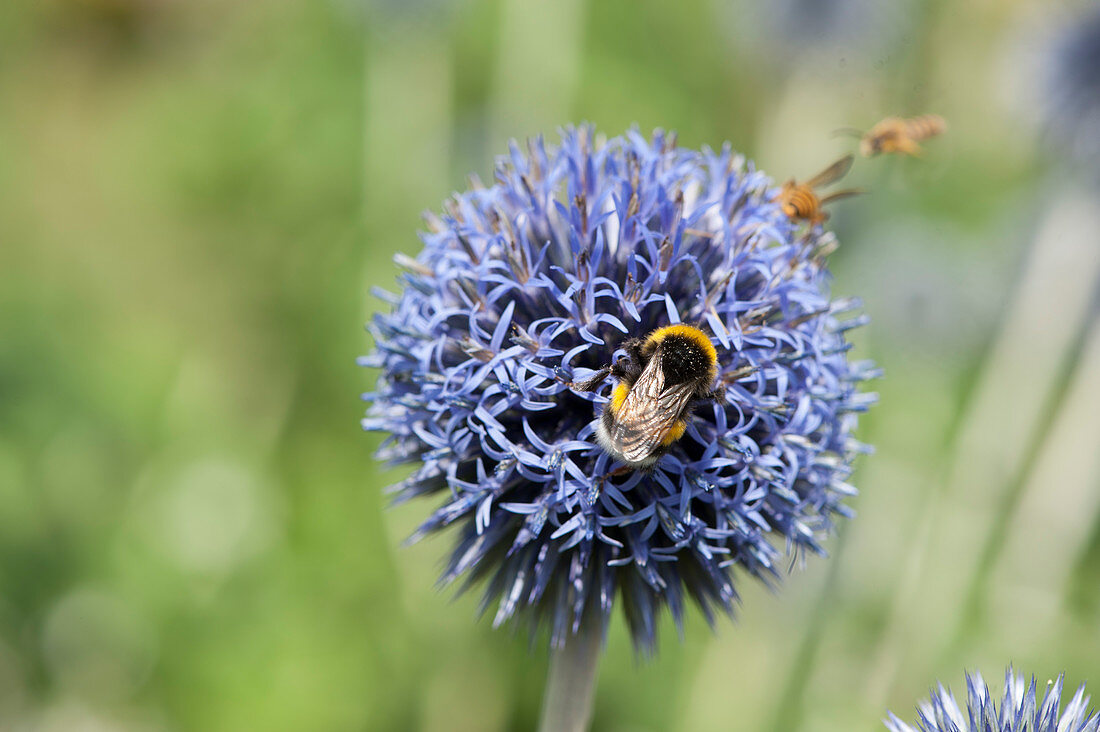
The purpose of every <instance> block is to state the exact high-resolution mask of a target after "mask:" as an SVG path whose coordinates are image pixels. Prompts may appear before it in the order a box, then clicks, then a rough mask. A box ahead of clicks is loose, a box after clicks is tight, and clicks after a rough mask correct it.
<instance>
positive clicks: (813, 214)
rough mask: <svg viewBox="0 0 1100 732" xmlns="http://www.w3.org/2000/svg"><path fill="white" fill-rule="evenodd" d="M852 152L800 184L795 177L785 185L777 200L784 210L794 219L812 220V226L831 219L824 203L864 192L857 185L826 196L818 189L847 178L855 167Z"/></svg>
mask: <svg viewBox="0 0 1100 732" xmlns="http://www.w3.org/2000/svg"><path fill="white" fill-rule="evenodd" d="M852 160H853V156H852V155H846V156H844V157H843V158H841V159H840V160H837V161H836V162H835V163H833V164H832V165H830V166H829V167H828V168H826V169H825V170H823V171H821V172H820V173H818V174H817V175H815V176H814V177H813V178H810V179H809V180H808V181H806V182H805V183H798V182H797V181H795V179H794V178H791V179H790V180H789V181H787V182H786V183H784V184H783V187H782V188H781V189H780V190H779V195H777V196H776V197H775V200H777V201H779V205H780V206H781V207H782V209H783V213H785V214H787V216H788V217H789V218H790V219H792V220H795V219H802V220H804V221H809V222H810V224H811V225H816V224H820V223H824V222H825V221H826V220H828V218H829V212H828V211H826V210H825V209H824V206H825V204H827V203H829V202H831V201H836V200H839V199H841V198H847V197H848V196H855V195H858V194H860V193H862V192H863V191H861V190H859V189H857V188H849V189H847V190H843V191H836V192H835V193H830V194H829V195H827V196H824V197H822V196H818V195H817V190H816V189H818V188H821V187H822V186H827V185H829V184H830V183H835V182H836V181H838V180H840V179H841V178H843V177H844V175H845V174H846V173H847V172H848V169H849V168H851V167H852Z"/></svg>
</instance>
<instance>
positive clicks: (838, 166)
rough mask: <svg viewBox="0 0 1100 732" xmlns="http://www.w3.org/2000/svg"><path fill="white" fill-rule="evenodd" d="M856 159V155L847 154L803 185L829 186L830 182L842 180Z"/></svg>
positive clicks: (813, 186) (814, 186) (812, 186)
mask: <svg viewBox="0 0 1100 732" xmlns="http://www.w3.org/2000/svg"><path fill="white" fill-rule="evenodd" d="M854 159H855V156H854V155H845V156H844V157H842V158H841V159H840V160H837V161H836V162H835V163H833V164H832V165H830V166H829V167H828V168H825V170H823V171H821V172H820V173H818V174H817V175H815V176H814V177H813V178H810V179H809V180H808V181H806V182H805V183H804V184H803V185H806V186H808V187H810V188H819V187H821V186H827V185H829V184H830V183H833V182H835V181H838V180H840V179H841V178H843V177H844V176H845V174H847V172H848V170H849V169H850V168H851V167H852V161H853V160H854Z"/></svg>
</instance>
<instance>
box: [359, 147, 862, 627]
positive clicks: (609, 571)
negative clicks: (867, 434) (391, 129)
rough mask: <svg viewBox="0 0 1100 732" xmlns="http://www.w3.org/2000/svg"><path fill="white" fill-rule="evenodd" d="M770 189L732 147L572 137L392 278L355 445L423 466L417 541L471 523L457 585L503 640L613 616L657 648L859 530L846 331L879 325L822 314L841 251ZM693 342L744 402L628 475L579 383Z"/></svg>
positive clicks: (449, 210) (535, 155)
mask: <svg viewBox="0 0 1100 732" xmlns="http://www.w3.org/2000/svg"><path fill="white" fill-rule="evenodd" d="M775 193H776V190H775V188H774V187H773V186H772V182H771V181H770V180H769V179H768V178H767V176H765V175H763V174H762V173H760V172H757V171H756V170H754V169H753V167H752V165H751V164H746V162H745V161H744V159H743V158H741V157H740V156H738V155H735V154H733V153H732V152H731V151H730V150H729V148H728V147H727V148H724V149H722V150H721V151H719V152H712V151H710V150H703V151H702V152H697V151H692V150H683V149H678V148H677V147H676V145H675V141H674V138H673V137H672V136H669V135H666V134H663V133H661V132H657V133H655V135H654V136H653V138H652V140H646V139H645V138H643V137H642V136H641V135H639V134H638V133H637V132H634V131H632V132H629V133H628V134H627V135H625V136H624V137H621V138H614V139H612V140H607V141H601V140H599V139H598V138H597V137H596V136H595V134H594V131H593V130H592V129H591V128H588V127H581V128H576V129H574V128H570V129H567V130H564V131H563V133H562V141H561V144H560V145H559V146H557V147H550V146H547V145H545V144H544V143H543V142H542V141H541V140H535V141H532V142H531V143H529V145H528V149H527V150H526V151H525V152H524V151H521V150H520V148H519V147H518V146H516V145H513V146H512V148H511V154H510V156H508V157H507V158H504V159H502V160H501V161H500V163H499V165H498V167H497V170H496V181H495V183H494V184H493V185H492V186H490V187H484V186H481V185H480V184H478V183H477V182H476V181H474V183H473V185H472V187H471V189H470V190H468V191H466V192H463V193H460V194H457V195H455V196H454V197H453V199H452V200H450V201H448V202H447V204H446V206H445V211H446V212H445V214H444V215H443V216H442V217H441V218H437V217H434V216H429V217H428V223H429V228H430V231H429V232H428V233H426V234H424V235H423V237H422V238H423V240H424V249H423V251H422V252H421V253H420V254H419V255H418V256H417V257H416V258H415V259H412V258H409V257H404V256H399V257H398V258H397V261H398V264H400V265H401V266H402V267H403V268H404V269H405V272H404V274H402V275H401V278H400V284H401V287H402V291H401V293H400V294H397V295H385V294H384V297H386V298H388V300H389V302H390V303H391V305H392V310H391V311H390V312H389V313H386V314H381V315H378V316H376V317H375V318H374V321H373V324H372V326H371V331H372V333H373V335H374V337H375V341H376V350H375V353H374V354H373V355H371V356H368V357H365V358H364V359H362V363H363V364H364V365H367V366H371V367H376V368H380V369H381V370H382V373H381V377H380V379H379V382H378V388H377V391H376V392H374V393H373V394H368V395H366V399H367V400H368V401H370V402H371V403H372V404H371V408H370V410H369V413H368V417H367V418H366V419H365V420H364V422H363V425H364V427H365V428H366V429H368V430H379V431H382V432H385V433H388V434H389V437H388V438H387V439H386V440H385V441H384V443H383V446H382V448H381V450H380V455H381V457H382V458H384V459H386V460H389V461H392V462H397V463H402V462H409V463H415V464H417V467H416V469H415V471H414V472H413V474H412V476H411V477H409V478H408V479H407V480H405V481H403V482H402V483H400V484H399V485H397V486H395V491H396V499H397V500H398V501H404V500H408V499H410V498H414V497H416V496H423V495H431V494H438V495H439V496H441V497H442V499H443V502H442V505H441V506H440V507H439V508H438V509H437V510H436V511H435V512H434V513H432V514H431V516H430V517H429V518H428V519H427V520H426V521H425V522H424V523H423V525H422V526H421V527H420V528H419V529H418V530H417V531H416V533H415V535H414V538H419V537H422V536H424V535H426V534H430V533H433V532H436V531H438V530H440V529H442V528H443V527H445V526H448V525H451V524H455V525H457V532H458V538H457V544H456V546H455V548H454V551H453V553H452V554H451V556H450V559H449V561H448V562H447V565H446V568H445V570H444V573H443V577H442V581H443V582H444V583H450V582H452V581H454V580H457V579H459V578H460V577H464V578H465V579H466V580H467V584H469V583H471V582H478V581H483V582H484V583H485V588H486V589H485V595H484V603H485V607H486V608H487V607H488V606H490V605H491V604H493V603H495V604H496V606H497V609H496V615H495V623H496V624H500V623H504V622H506V621H508V620H510V619H513V618H520V619H525V620H527V621H529V622H530V624H531V625H532V627H533V628H537V627H539V626H540V625H542V624H544V623H545V624H548V625H549V626H550V627H551V629H552V640H553V642H555V643H559V642H561V641H562V640H563V639H564V638H565V636H566V634H568V633H575V632H576V631H577V629H578V628H579V627H580V624H581V623H582V622H586V620H585V619H586V618H588V619H591V620H592V621H594V622H604V623H605V622H606V620H607V618H608V616H609V614H610V613H611V611H612V608H613V605H614V604H615V599H616V597H618V598H620V600H621V604H622V607H623V609H624V611H625V614H626V619H627V622H628V624H629V626H630V628H631V631H632V633H633V636H634V638H635V641H636V642H637V643H638V644H639V646H641V647H643V648H650V647H652V645H653V643H654V641H655V632H656V627H657V619H658V616H659V614H660V612H661V611H662V609H663V608H666V607H667V608H668V609H669V610H670V611H671V613H672V615H673V616H674V618H675V619H676V622H677V623H679V622H680V620H681V617H682V614H683V611H684V605H685V599H686V598H691V599H693V600H694V601H695V602H696V603H697V604H698V605H699V606H700V607H701V608H702V609H703V611H704V613H705V614H706V615H707V617H708V618H710V617H712V615H713V612H714V610H715V609H717V610H722V611H726V612H729V611H731V610H732V608H733V604H734V602H735V600H736V598H737V592H736V590H735V589H734V577H733V572H734V569H735V568H740V570H743V571H744V572H746V573H748V574H749V575H752V576H754V577H757V578H759V579H761V580H763V581H765V582H769V583H770V582H771V581H772V580H774V579H776V578H778V576H779V570H780V569H781V568H782V554H783V551H782V545H783V544H784V543H785V545H786V547H785V548H786V551H787V552H788V553H789V554H790V555H791V557H792V560H793V558H794V557H796V556H798V555H800V554H801V553H802V552H803V551H805V550H809V551H812V552H815V553H821V552H822V548H821V544H820V542H821V539H822V538H823V537H824V536H825V535H826V534H827V533H828V532H829V531H830V530H831V529H832V527H833V520H834V517H835V516H836V515H837V514H840V515H847V513H848V511H847V509H846V508H845V506H844V505H843V504H842V501H843V499H844V498H846V497H848V496H850V495H852V494H853V493H854V489H853V488H852V487H851V486H850V485H849V484H848V483H847V482H846V480H847V478H848V476H849V473H850V469H851V461H852V459H853V457H854V456H855V455H856V454H857V453H860V452H862V451H864V449H865V448H864V446H863V445H861V444H860V443H859V442H857V441H855V440H854V439H853V437H852V430H853V428H854V427H855V425H856V417H857V414H858V413H859V412H862V411H864V410H865V409H866V408H867V407H868V405H869V404H870V403H871V402H872V401H873V398H874V397H873V395H869V394H861V393H859V392H858V391H857V386H858V382H860V381H861V380H863V379H865V378H869V377H872V376H874V375H875V369H874V368H873V367H872V366H871V365H870V364H868V363H866V362H852V361H849V359H848V357H847V352H848V348H849V345H848V344H847V343H846V342H845V331H847V330H849V329H851V328H853V327H855V326H858V325H860V324H862V323H863V322H864V319H863V317H862V316H859V315H855V316H846V319H841V318H842V316H843V314H846V313H849V314H850V313H853V312H854V311H857V310H858V307H859V303H858V302H857V301H855V300H850V299H849V300H833V299H830V296H829V289H828V280H829V274H828V271H827V269H826V266H825V263H824V256H825V254H827V252H828V251H830V250H831V249H832V248H833V247H835V239H834V238H833V237H832V235H831V234H829V233H827V232H825V231H823V230H822V229H821V227H814V228H813V229H811V230H808V231H807V230H804V227H798V226H795V225H793V224H792V223H791V222H790V221H789V220H788V219H787V218H786V216H784V215H783V213H782V212H781V211H780V209H779V207H778V206H777V205H776V204H775V203H774V202H773V201H772V199H773V197H774V195H775ZM679 322H688V323H697V324H700V327H703V328H705V329H706V330H708V331H709V332H710V333H712V334H713V340H714V341H715V345H716V347H717V348H718V360H719V369H720V376H719V379H720V382H719V383H720V384H721V385H722V386H723V387H724V389H725V394H726V399H727V403H726V404H725V405H724V406H718V405H717V404H711V403H707V404H705V405H702V406H700V408H699V409H698V410H697V414H696V415H695V417H694V418H693V419H692V420H691V423H690V426H689V428H688V430H687V433H686V435H685V436H684V437H683V438H682V439H681V440H679V441H678V442H677V443H675V445H674V446H673V448H672V450H671V451H670V452H669V453H667V454H666V455H664V456H663V457H662V458H661V459H660V461H659V462H658V463H657V465H656V466H655V468H654V469H653V470H652V471H651V472H629V471H627V472H625V473H623V472H622V471H617V467H618V466H617V464H616V463H615V462H614V461H613V460H612V458H611V457H610V456H609V455H608V454H607V453H605V452H604V451H603V450H602V449H601V448H600V447H599V446H598V445H597V443H596V439H595V435H594V431H593V426H592V422H593V419H594V418H595V417H596V416H597V414H598V413H599V410H600V409H601V408H602V406H603V405H604V404H605V403H606V402H607V398H608V394H609V393H610V390H611V388H612V386H613V383H614V382H613V380H609V381H608V382H607V383H606V384H604V385H603V386H602V388H601V389H600V390H599V391H598V392H596V393H592V394H589V393H582V392H580V391H578V390H576V389H575V388H573V387H572V386H571V384H572V382H576V381H580V380H582V379H584V378H585V377H587V376H590V375H591V374H592V373H594V371H595V370H596V369H598V368H599V367H601V366H603V365H604V364H606V363H608V362H609V361H610V360H611V359H612V357H613V354H614V353H615V351H616V347H617V346H618V344H619V343H621V342H622V341H623V340H624V339H626V338H628V337H630V336H642V335H644V334H646V333H648V332H649V331H651V330H653V329H654V328H657V327H659V326H662V325H667V324H670V323H679ZM776 543H778V544H779V545H780V546H779V547H777V546H776Z"/></svg>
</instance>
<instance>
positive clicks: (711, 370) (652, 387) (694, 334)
mask: <svg viewBox="0 0 1100 732" xmlns="http://www.w3.org/2000/svg"><path fill="white" fill-rule="evenodd" d="M621 348H622V349H623V350H625V351H626V354H627V356H626V358H622V359H619V360H618V361H616V362H614V363H612V364H609V365H607V366H604V367H603V368H601V369H600V370H599V371H597V372H596V373H595V374H594V375H593V376H592V377H591V378H590V379H587V380H585V381H584V382H581V383H579V384H574V385H573V386H574V387H575V388H577V389H579V390H580V391H593V390H595V389H596V388H597V387H598V386H599V385H600V384H601V383H603V381H604V380H605V379H606V378H607V377H608V376H609V375H610V376H613V377H615V378H616V379H618V382H619V383H617V384H616V385H615V388H614V389H613V390H612V392H611V400H610V401H609V402H608V403H607V405H606V406H605V407H604V409H603V412H602V413H601V414H600V416H599V419H598V421H597V423H596V439H597V440H598V441H599V443H600V446H601V447H603V449H605V450H607V452H609V453H610V454H611V455H613V456H614V457H616V458H618V459H619V460H621V461H622V462H623V463H625V464H626V465H627V467H629V468H634V469H649V468H651V467H653V465H654V463H656V462H657V458H659V457H660V456H661V455H663V454H664V453H665V452H667V451H668V449H669V448H670V447H671V446H672V445H673V443H675V442H676V441H677V440H679V439H680V438H681V437H683V435H684V431H685V430H686V429H687V425H688V423H687V420H688V418H689V417H690V415H691V410H692V407H694V406H695V404H697V403H698V402H700V401H704V400H711V401H717V402H718V403H725V390H724V389H722V388H721V387H720V386H719V387H716V386H714V380H715V378H716V377H717V375H718V354H717V352H716V351H715V350H714V346H713V345H712V344H711V342H710V339H709V338H708V337H707V336H706V334H705V333H703V331H701V330H699V329H698V328H695V327H693V326H690V325H669V326H666V327H664V328H658V329H657V330H655V331H653V332H652V333H650V334H649V335H647V336H646V337H645V338H632V339H630V340H628V341H625V342H624V343H623V344H622V346H621Z"/></svg>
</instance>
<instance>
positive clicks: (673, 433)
mask: <svg viewBox="0 0 1100 732" xmlns="http://www.w3.org/2000/svg"><path fill="white" fill-rule="evenodd" d="M687 427H688V423H687V422H685V421H684V420H682V419H679V420H676V424H674V425H672V429H670V430H669V431H668V434H667V435H665V438H664V439H663V440H661V445H662V446H663V447H668V446H669V445H671V444H672V443H674V442H676V440H678V439H680V438H681V437H683V436H684V430H686V429H687Z"/></svg>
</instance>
